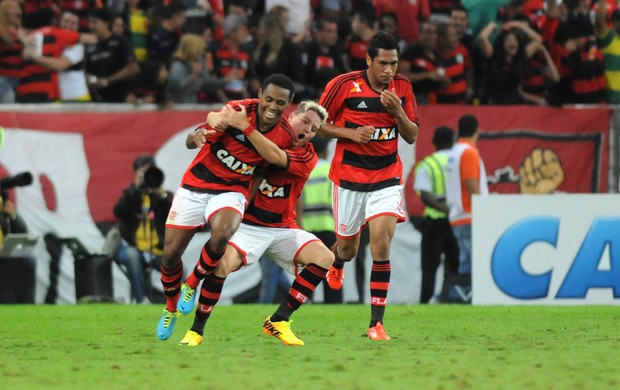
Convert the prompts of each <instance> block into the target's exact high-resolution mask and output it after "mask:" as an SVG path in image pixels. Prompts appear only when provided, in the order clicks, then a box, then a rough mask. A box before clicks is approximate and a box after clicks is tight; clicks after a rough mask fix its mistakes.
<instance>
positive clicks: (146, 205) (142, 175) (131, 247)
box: [113, 155, 173, 303]
mask: <svg viewBox="0 0 620 390" xmlns="http://www.w3.org/2000/svg"><path fill="white" fill-rule="evenodd" d="M133 170H134V174H135V175H134V181H133V183H132V184H131V185H130V186H129V187H128V188H126V189H125V190H124V191H123V195H121V197H120V199H119V200H118V202H116V205H115V206H114V210H113V212H114V216H115V217H116V218H117V219H118V220H119V228H120V233H121V237H122V238H123V240H122V242H121V244H120V247H119V248H118V250H117V251H116V255H115V259H116V261H117V262H118V263H119V264H122V265H124V266H125V267H126V268H127V274H128V275H127V276H128V277H129V281H130V283H131V290H132V293H133V296H134V298H135V300H136V303H142V302H143V301H144V298H145V293H144V288H145V280H144V273H143V268H144V266H145V265H147V264H150V266H151V267H153V268H154V269H159V268H160V263H161V254H162V249H163V244H164V230H165V223H166V218H167V216H168V211H169V210H170V205H171V204H172V195H173V194H172V193H171V192H169V191H166V190H164V189H163V188H162V183H163V181H164V174H163V172H162V171H161V170H160V169H159V168H157V167H156V166H155V160H154V159H153V156H150V155H141V156H139V157H138V158H137V159H136V160H135V161H134V164H133ZM148 282H149V283H150V281H148Z"/></svg>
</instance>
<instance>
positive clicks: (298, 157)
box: [243, 143, 318, 228]
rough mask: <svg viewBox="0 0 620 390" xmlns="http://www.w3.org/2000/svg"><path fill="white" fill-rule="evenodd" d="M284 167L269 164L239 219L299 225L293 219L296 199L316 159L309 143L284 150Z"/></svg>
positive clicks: (252, 221)
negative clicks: (242, 215) (286, 165)
mask: <svg viewBox="0 0 620 390" xmlns="http://www.w3.org/2000/svg"><path fill="white" fill-rule="evenodd" d="M286 152H287V154H288V160H289V163H288V167H287V168H286V170H283V169H281V168H278V167H270V169H269V170H268V171H267V174H266V175H265V178H264V179H262V180H261V182H260V184H259V185H258V189H257V190H256V193H255V194H254V197H253V198H252V200H251V201H250V204H249V205H248V208H247V210H246V211H245V215H244V217H243V222H245V223H249V224H251V225H260V226H267V227H279V228H299V226H297V224H296V223H295V217H296V216H297V211H296V207H297V199H299V196H300V195H301V192H302V190H303V188H304V184H306V181H307V180H308V177H309V176H310V173H311V172H312V170H313V169H314V167H315V166H316V164H317V162H318V157H317V155H316V153H315V151H314V147H313V146H312V144H311V143H307V144H305V145H303V146H300V147H298V148H295V149H293V150H287V151H286Z"/></svg>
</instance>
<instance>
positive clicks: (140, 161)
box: [133, 154, 155, 172]
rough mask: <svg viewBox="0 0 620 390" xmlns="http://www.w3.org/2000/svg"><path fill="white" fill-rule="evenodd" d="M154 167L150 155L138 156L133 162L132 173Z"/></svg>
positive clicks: (153, 160) (153, 161)
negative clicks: (146, 167)
mask: <svg viewBox="0 0 620 390" xmlns="http://www.w3.org/2000/svg"><path fill="white" fill-rule="evenodd" d="M147 165H148V166H151V167H154V166H155V159H154V158H153V156H151V155H150V154H142V155H140V156H138V158H136V159H135V160H134V162H133V171H134V172H135V171H137V170H138V169H140V168H142V167H145V166H147Z"/></svg>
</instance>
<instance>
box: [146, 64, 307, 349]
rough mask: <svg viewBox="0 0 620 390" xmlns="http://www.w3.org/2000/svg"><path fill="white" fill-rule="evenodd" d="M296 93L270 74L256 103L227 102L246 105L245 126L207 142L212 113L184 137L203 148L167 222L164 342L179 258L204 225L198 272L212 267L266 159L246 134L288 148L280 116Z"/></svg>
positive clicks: (215, 119)
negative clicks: (205, 231) (205, 238)
mask: <svg viewBox="0 0 620 390" xmlns="http://www.w3.org/2000/svg"><path fill="white" fill-rule="evenodd" d="M294 91H295V90H294V86H293V82H292V81H291V79H290V78H288V77H286V76H284V75H282V74H273V75H271V76H269V77H267V78H266V79H265V81H264V82H263V85H262V87H261V89H260V91H259V94H258V97H259V98H258V99H248V100H241V101H235V102H231V103H230V104H231V105H232V106H233V107H236V106H238V105H243V106H244V107H246V110H247V115H248V120H249V123H250V125H249V126H248V128H243V129H244V130H243V131H241V130H237V129H231V130H230V131H229V132H226V133H224V132H220V133H217V134H214V135H213V136H211V137H209V138H208V139H207V138H206V136H205V134H206V132H207V129H213V128H216V127H217V126H218V124H220V123H221V121H220V120H219V119H220V118H219V115H218V113H210V114H209V116H208V117H207V123H206V124H204V125H202V126H200V127H199V128H198V129H196V131H194V132H192V133H191V134H189V135H188V137H187V140H186V144H187V146H188V147H192V148H193V147H201V149H200V151H199V152H198V154H197V155H196V157H195V158H194V161H192V163H191V164H190V165H189V167H188V169H187V171H186V172H185V174H184V176H183V179H182V181H181V186H180V188H179V189H178V190H177V192H176V194H175V196H174V200H173V202H172V206H171V208H170V213H169V214H168V219H167V221H166V234H165V239H164V253H163V257H162V267H161V274H162V276H161V281H162V285H163V289H164V293H165V295H166V308H165V309H164V312H163V314H162V317H161V319H160V321H159V324H158V325H157V336H158V337H159V338H160V339H161V340H167V339H168V338H169V337H170V336H171V335H172V333H173V331H174V326H175V324H176V320H177V316H178V311H177V301H178V300H179V293H180V290H181V279H182V278H183V262H182V261H181V255H182V254H183V252H184V251H185V249H186V248H187V245H188V244H189V242H190V240H191V239H192V237H193V236H194V234H195V233H196V232H197V231H198V229H199V228H200V227H202V226H203V225H204V224H205V223H208V224H209V226H210V228H211V238H210V239H209V240H208V241H207V243H206V244H205V245H204V248H203V249H202V251H201V254H200V264H201V265H202V270H203V271H204V272H207V271H209V270H212V269H213V268H215V266H216V265H217V262H218V261H219V260H220V258H221V257H222V255H223V254H224V252H225V250H226V244H227V243H228V240H229V239H230V237H231V236H232V235H233V234H234V233H235V231H236V230H237V228H238V227H239V224H240V223H241V219H242V218H243V213H244V211H245V206H246V203H247V200H248V196H249V190H250V182H251V178H252V174H253V173H254V171H255V169H256V168H257V166H258V165H260V164H263V163H264V161H265V160H264V159H263V158H262V157H261V156H260V154H258V152H256V150H255V149H254V147H252V145H251V144H250V142H249V141H248V140H247V133H249V131H254V130H255V129H256V130H258V132H260V133H264V134H265V137H267V138H268V139H270V140H271V141H273V142H274V143H275V144H276V145H278V147H282V148H287V147H289V146H290V145H291V142H292V140H293V130H292V128H291V126H290V125H289V124H288V122H287V121H286V120H281V118H282V115H283V113H284V111H285V110H286V108H288V106H289V105H290V103H291V101H292V100H293V95H294Z"/></svg>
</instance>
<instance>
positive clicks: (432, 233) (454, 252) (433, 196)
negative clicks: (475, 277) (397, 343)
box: [413, 126, 459, 303]
mask: <svg viewBox="0 0 620 390" xmlns="http://www.w3.org/2000/svg"><path fill="white" fill-rule="evenodd" d="M433 145H434V146H435V152H434V153H433V154H431V155H429V156H427V157H426V158H424V159H423V160H422V161H420V162H419V163H418V165H417V167H416V169H415V184H414V187H413V188H414V190H415V191H416V192H417V193H418V195H419V196H420V198H421V199H422V202H423V203H424V206H425V207H424V222H423V225H422V242H421V244H420V256H421V261H420V263H421V268H422V287H421V289H420V303H429V300H430V299H431V298H432V297H433V295H434V294H435V279H436V277H437V269H438V268H439V265H440V264H441V260H442V257H443V266H444V274H446V275H449V274H456V273H457V272H458V268H459V245H458V243H457V242H456V238H455V237H454V233H453V232H452V227H451V226H450V222H449V221H448V213H449V212H450V208H449V207H448V205H447V204H446V192H447V191H446V187H447V180H446V170H445V167H446V164H447V163H448V157H449V155H450V149H451V148H452V145H454V130H452V129H451V128H449V127H447V126H440V127H438V128H436V129H435V132H434V133H433Z"/></svg>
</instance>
